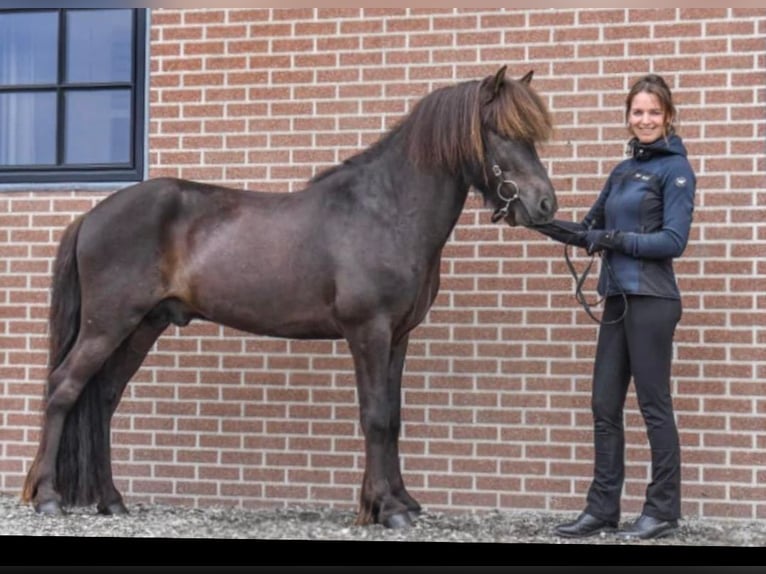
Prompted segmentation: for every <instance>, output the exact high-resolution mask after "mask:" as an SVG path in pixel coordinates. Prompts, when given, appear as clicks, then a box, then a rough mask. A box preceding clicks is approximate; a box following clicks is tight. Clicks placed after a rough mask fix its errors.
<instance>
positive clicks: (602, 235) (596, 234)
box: [585, 229, 624, 255]
mask: <svg viewBox="0 0 766 574" xmlns="http://www.w3.org/2000/svg"><path fill="white" fill-rule="evenodd" d="M585 249H586V250H587V252H588V255H593V254H594V253H598V252H599V251H602V250H604V249H616V250H618V251H624V248H623V244H622V234H621V233H620V232H619V231H615V230H610V231H607V230H605V229H591V230H590V231H587V232H586V233H585Z"/></svg>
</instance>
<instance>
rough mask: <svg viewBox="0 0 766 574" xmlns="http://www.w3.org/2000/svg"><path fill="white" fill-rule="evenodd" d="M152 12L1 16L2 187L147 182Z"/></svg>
mask: <svg viewBox="0 0 766 574" xmlns="http://www.w3.org/2000/svg"><path fill="white" fill-rule="evenodd" d="M145 56H146V10H145V9H111V10H97V9H52V10H20V9H18V10H17V9H13V10H0V184H2V183H17V184H18V183H51V182H67V183H75V182H96V181H105V182H111V181H139V180H141V179H143V169H144V118H145V111H144V107H145V97H144V82H145Z"/></svg>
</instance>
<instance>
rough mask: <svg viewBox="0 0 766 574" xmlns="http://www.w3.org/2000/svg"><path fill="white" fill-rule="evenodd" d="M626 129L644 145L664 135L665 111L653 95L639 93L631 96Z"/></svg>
mask: <svg viewBox="0 0 766 574" xmlns="http://www.w3.org/2000/svg"><path fill="white" fill-rule="evenodd" d="M628 128H629V129H630V132H631V133H632V134H633V135H634V136H636V137H637V138H638V141H640V142H641V143H644V144H648V143H652V142H653V141H657V140H658V139H660V138H661V137H662V136H664V135H665V110H663V109H662V105H661V104H660V100H659V99H657V96H655V95H654V94H649V93H647V92H639V93H637V94H636V95H635V96H633V101H632V102H631V103H630V110H629V111H628Z"/></svg>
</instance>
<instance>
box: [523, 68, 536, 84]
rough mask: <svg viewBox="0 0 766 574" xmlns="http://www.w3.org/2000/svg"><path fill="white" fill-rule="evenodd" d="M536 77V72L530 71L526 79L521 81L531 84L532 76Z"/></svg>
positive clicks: (525, 76)
mask: <svg viewBox="0 0 766 574" xmlns="http://www.w3.org/2000/svg"><path fill="white" fill-rule="evenodd" d="M534 75H535V71H534V70H529V71H528V72H527V73H526V74H525V75H524V77H523V78H521V80H519V81H520V82H524V83H525V84H529V83H530V82H531V81H532V76H534Z"/></svg>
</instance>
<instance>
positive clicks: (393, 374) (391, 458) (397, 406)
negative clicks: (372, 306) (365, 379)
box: [385, 335, 421, 517]
mask: <svg viewBox="0 0 766 574" xmlns="http://www.w3.org/2000/svg"><path fill="white" fill-rule="evenodd" d="M408 343H409V335H406V336H405V337H404V338H403V339H402V340H401V341H399V342H398V343H397V344H396V345H394V347H393V349H392V350H391V361H390V362H389V365H388V391H389V398H388V402H389V404H390V405H391V423H390V426H389V439H388V441H387V443H386V459H385V467H386V476H387V477H388V482H389V484H390V485H391V492H392V494H393V495H394V496H395V497H396V498H397V499H398V500H399V501H400V502H401V503H402V504H404V505H405V506H406V507H407V510H408V511H409V512H410V516H411V517H414V516H417V515H418V514H420V511H421V506H420V504H419V503H418V501H417V500H415V499H414V498H413V497H412V496H411V495H410V493H409V492H407V489H406V488H405V486H404V479H403V478H402V471H401V465H400V457H399V431H400V430H401V424H402V417H401V409H402V397H401V393H402V373H403V371H404V360H405V357H406V354H407V345H408Z"/></svg>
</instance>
